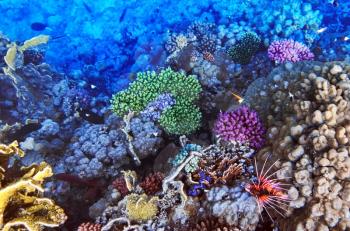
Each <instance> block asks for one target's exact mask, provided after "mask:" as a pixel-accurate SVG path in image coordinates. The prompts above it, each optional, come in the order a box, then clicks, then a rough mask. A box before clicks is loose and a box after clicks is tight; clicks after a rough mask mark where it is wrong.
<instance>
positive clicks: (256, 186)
mask: <svg viewBox="0 0 350 231" xmlns="http://www.w3.org/2000/svg"><path fill="white" fill-rule="evenodd" d="M266 161H267V158H266V160H265V162H264V165H263V167H262V169H261V171H260V173H259V172H258V167H257V164H256V159H255V158H254V162H255V171H256V179H254V180H252V181H251V182H250V183H248V184H246V185H245V187H244V188H245V190H246V191H247V192H249V193H250V194H251V195H252V196H254V197H255V199H256V202H257V204H258V207H259V212H260V214H261V212H262V209H264V210H265V211H266V213H267V215H268V216H269V217H270V219H271V220H272V221H273V219H272V217H271V215H270V213H269V211H268V209H269V208H272V209H273V210H274V211H276V212H277V213H278V214H280V215H281V216H282V217H284V215H283V214H282V211H285V212H287V210H286V208H285V207H288V204H287V202H289V201H290V199H289V198H288V195H287V194H286V192H285V191H286V189H284V188H282V186H283V185H289V184H282V183H281V182H280V179H277V178H272V176H273V175H274V174H276V172H273V173H272V174H270V175H267V174H268V173H269V171H270V170H271V169H272V167H273V166H274V165H275V164H276V162H277V161H278V160H277V161H276V162H274V163H273V164H272V165H271V166H270V168H269V169H267V171H266V172H264V168H265V164H266Z"/></svg>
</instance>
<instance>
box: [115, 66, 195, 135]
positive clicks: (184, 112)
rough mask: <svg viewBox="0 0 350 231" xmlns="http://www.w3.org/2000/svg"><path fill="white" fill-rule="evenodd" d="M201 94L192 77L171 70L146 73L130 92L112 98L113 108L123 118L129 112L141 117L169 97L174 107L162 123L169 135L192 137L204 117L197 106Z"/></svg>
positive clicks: (162, 119)
mask: <svg viewBox="0 0 350 231" xmlns="http://www.w3.org/2000/svg"><path fill="white" fill-rule="evenodd" d="M201 91H202V88H201V85H200V84H199V82H198V80H197V78H196V77H195V76H192V75H190V76H186V75H185V74H182V73H179V72H175V71H173V70H171V69H170V68H168V69H165V70H162V71H161V72H160V73H156V72H143V73H138V76H137V79H136V80H135V81H134V82H132V83H131V84H130V86H129V88H127V89H125V90H122V91H120V92H118V93H117V94H115V95H114V96H113V99H112V106H113V110H114V112H115V113H117V114H118V115H120V116H122V115H125V114H126V113H127V112H129V111H133V112H137V113H140V112H142V111H143V110H145V109H146V111H149V110H150V109H149V108H148V109H147V106H148V105H149V104H150V103H151V102H152V101H154V100H156V99H157V98H158V97H159V96H160V95H162V94H170V95H171V96H172V97H173V99H174V100H175V103H174V105H173V106H170V107H168V108H167V109H165V110H164V111H163V112H162V113H161V115H160V118H159V123H160V125H161V126H162V127H163V128H164V129H165V130H166V131H167V132H168V133H170V134H177V135H181V134H189V133H192V132H193V131H195V130H196V129H197V128H198V127H199V126H200V122H201V113H200V111H199V108H198V107H197V106H196V105H195V102H196V101H197V100H198V99H199V93H200V92H201ZM157 104H158V103H157ZM163 104H164V103H163ZM167 104H168V105H171V104H173V103H171V102H168V103H167ZM158 105H159V104H158ZM150 107H151V106H150ZM152 107H153V106H152ZM162 107H163V106H162ZM164 107H165V106H164ZM164 107H163V109H164Z"/></svg>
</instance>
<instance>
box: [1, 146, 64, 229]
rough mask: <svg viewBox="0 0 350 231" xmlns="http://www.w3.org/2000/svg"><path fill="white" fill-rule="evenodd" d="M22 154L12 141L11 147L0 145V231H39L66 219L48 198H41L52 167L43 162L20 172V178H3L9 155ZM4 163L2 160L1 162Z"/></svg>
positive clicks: (59, 223) (61, 211)
mask: <svg viewBox="0 0 350 231" xmlns="http://www.w3.org/2000/svg"><path fill="white" fill-rule="evenodd" d="M16 153H17V154H18V155H20V156H23V155H24V152H23V151H22V150H20V149H19V148H18V143H17V142H16V141H15V142H13V143H11V144H10V145H2V144H0V170H1V171H0V177H1V178H0V179H1V180H4V182H6V184H5V185H0V229H1V230H4V231H10V230H13V227H18V226H20V227H25V228H26V229H27V230H29V231H39V230H42V227H43V226H45V227H57V226H59V225H61V224H63V223H64V221H65V220H66V219H67V217H66V215H65V214H64V211H63V209H62V208H60V207H59V206H57V205H55V204H54V202H53V201H52V200H51V199H48V198H42V193H43V192H44V188H43V186H42V184H43V182H44V180H45V179H46V178H47V177H50V176H52V174H53V173H52V168H51V166H50V165H48V164H47V163H45V162H42V163H40V164H39V165H31V166H29V167H23V168H21V169H19V170H18V171H19V173H21V175H22V177H21V178H19V179H15V180H13V179H12V178H11V177H7V175H6V171H5V169H6V167H7V160H8V156H9V155H14V154H16ZM4 160H5V161H4Z"/></svg>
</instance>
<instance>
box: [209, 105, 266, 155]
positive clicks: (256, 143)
mask: <svg viewBox="0 0 350 231" xmlns="http://www.w3.org/2000/svg"><path fill="white" fill-rule="evenodd" d="M214 131H215V133H216V134H217V136H218V137H220V138H223V139H224V140H226V141H229V140H235V141H240V142H244V143H245V142H248V143H249V146H251V147H252V148H255V149H259V148H261V147H262V145H263V144H264V135H265V128H264V126H263V124H262V122H261V120H260V118H259V116H258V114H257V112H255V111H254V110H251V109H249V108H248V107H247V106H242V107H240V108H238V109H236V110H235V111H231V112H221V113H220V114H219V118H218V119H217V121H216V123H215V128H214Z"/></svg>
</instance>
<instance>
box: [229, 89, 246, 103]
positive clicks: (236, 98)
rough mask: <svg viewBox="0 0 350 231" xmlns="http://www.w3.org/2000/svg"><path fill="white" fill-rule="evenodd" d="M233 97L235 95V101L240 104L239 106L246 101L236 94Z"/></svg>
mask: <svg viewBox="0 0 350 231" xmlns="http://www.w3.org/2000/svg"><path fill="white" fill-rule="evenodd" d="M231 94H232V95H233V98H235V100H236V101H237V102H238V103H239V104H241V103H243V101H244V99H243V98H242V97H241V96H239V95H237V94H235V93H233V92H232V93H231Z"/></svg>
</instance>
